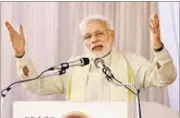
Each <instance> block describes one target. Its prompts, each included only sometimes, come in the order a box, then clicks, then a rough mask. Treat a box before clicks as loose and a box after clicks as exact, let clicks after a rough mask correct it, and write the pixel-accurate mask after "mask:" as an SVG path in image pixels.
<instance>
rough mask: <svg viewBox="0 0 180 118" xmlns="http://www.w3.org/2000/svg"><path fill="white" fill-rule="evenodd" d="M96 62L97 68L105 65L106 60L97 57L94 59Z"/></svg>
mask: <svg viewBox="0 0 180 118" xmlns="http://www.w3.org/2000/svg"><path fill="white" fill-rule="evenodd" d="M94 64H95V66H96V67H97V68H100V67H101V66H102V65H104V60H102V59H101V58H96V59H95V60H94Z"/></svg>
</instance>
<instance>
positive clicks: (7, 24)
mask: <svg viewBox="0 0 180 118" xmlns="http://www.w3.org/2000/svg"><path fill="white" fill-rule="evenodd" d="M5 25H6V27H7V29H8V31H9V32H10V33H11V32H14V31H15V29H14V28H13V27H12V26H11V24H10V23H9V22H8V21H5Z"/></svg>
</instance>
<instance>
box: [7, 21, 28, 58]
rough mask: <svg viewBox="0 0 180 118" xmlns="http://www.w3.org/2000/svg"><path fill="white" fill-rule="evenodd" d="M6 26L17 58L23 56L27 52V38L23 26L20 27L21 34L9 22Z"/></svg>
mask: <svg viewBox="0 0 180 118" xmlns="http://www.w3.org/2000/svg"><path fill="white" fill-rule="evenodd" d="M5 25H6V28H7V30H8V32H9V37H10V39H11V43H12V46H13V49H14V51H15V56H22V55H23V54H24V51H25V50H24V47H25V38H24V31H23V27H22V25H20V26H19V32H17V31H16V30H15V29H14V28H13V27H12V26H11V24H10V23H9V22H8V21H6V22H5Z"/></svg>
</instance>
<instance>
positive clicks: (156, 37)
mask: <svg viewBox="0 0 180 118" xmlns="http://www.w3.org/2000/svg"><path fill="white" fill-rule="evenodd" d="M150 29H151V36H152V41H153V47H154V49H159V48H161V47H162V43H161V39H160V28H159V17H158V15H157V13H155V14H153V16H152V17H151V21H150Z"/></svg>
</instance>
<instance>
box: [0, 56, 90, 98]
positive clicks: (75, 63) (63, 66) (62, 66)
mask: <svg viewBox="0 0 180 118" xmlns="http://www.w3.org/2000/svg"><path fill="white" fill-rule="evenodd" d="M89 63H90V60H89V58H81V59H78V60H75V61H70V62H65V63H61V64H60V65H58V66H54V67H51V68H49V69H46V70H45V71H43V72H41V74H39V75H38V76H37V77H35V78H32V79H26V80H20V81H16V82H14V83H12V84H10V85H9V86H8V87H7V88H5V89H3V90H2V91H1V96H2V97H5V96H6V94H7V92H9V91H10V90H11V88H12V86H14V85H15V84H19V83H23V82H29V81H33V80H36V79H38V78H39V77H41V76H42V75H43V74H44V73H45V72H48V71H53V70H58V72H59V75H62V74H64V73H65V72H66V69H68V68H69V67H74V66H86V65H88V64H89ZM59 69H60V70H59Z"/></svg>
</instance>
